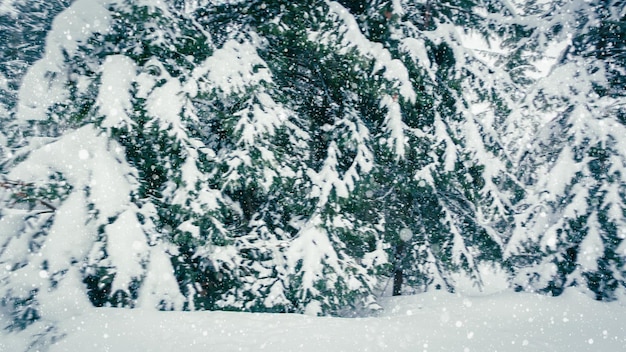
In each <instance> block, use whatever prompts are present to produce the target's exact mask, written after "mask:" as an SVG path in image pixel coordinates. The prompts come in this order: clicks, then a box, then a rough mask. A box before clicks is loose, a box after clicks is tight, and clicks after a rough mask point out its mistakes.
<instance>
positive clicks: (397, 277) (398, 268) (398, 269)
mask: <svg viewBox="0 0 626 352" xmlns="http://www.w3.org/2000/svg"><path fill="white" fill-rule="evenodd" d="M403 251H404V243H403V242H400V243H399V244H398V247H396V265H395V270H394V273H393V295H394V296H400V295H402V281H404V277H403V276H402V254H403V253H402V252H403Z"/></svg>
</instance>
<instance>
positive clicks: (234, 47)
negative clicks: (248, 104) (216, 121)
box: [192, 39, 272, 95]
mask: <svg viewBox="0 0 626 352" xmlns="http://www.w3.org/2000/svg"><path fill="white" fill-rule="evenodd" d="M192 76H193V78H194V79H196V80H197V81H199V82H201V83H200V88H201V89H202V90H204V91H211V90H212V89H218V90H220V91H222V92H223V93H224V94H225V95H230V94H232V93H244V92H245V91H246V89H247V88H248V87H250V86H255V85H258V84H260V83H261V82H263V81H265V82H268V83H270V82H272V76H271V74H270V72H269V70H268V69H267V67H266V65H265V61H263V59H261V57H259V55H258V54H257V51H256V47H255V46H254V45H253V44H251V43H249V42H243V43H240V42H239V41H237V40H234V39H231V40H229V41H227V42H226V43H224V45H223V46H222V47H221V48H220V49H218V50H216V51H215V52H214V53H213V55H211V57H209V58H208V59H206V60H205V61H204V62H203V63H202V64H200V65H199V66H198V67H197V68H196V69H195V70H194V72H193V74H192Z"/></svg>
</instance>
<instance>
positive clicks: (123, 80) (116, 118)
mask: <svg viewBox="0 0 626 352" xmlns="http://www.w3.org/2000/svg"><path fill="white" fill-rule="evenodd" d="M101 71H102V77H101V78H100V79H101V83H100V92H99V93H98V98H97V99H96V106H97V107H98V109H99V111H100V113H101V114H104V121H102V125H101V126H102V127H104V128H111V127H118V126H119V125H120V124H125V125H126V127H127V128H130V127H131V126H132V125H134V122H133V121H132V119H131V118H130V117H129V116H128V111H131V110H132V108H133V107H132V104H131V99H132V97H131V93H130V90H131V85H132V83H133V82H134V80H135V76H136V75H137V65H136V64H135V63H134V62H133V61H132V60H131V59H130V58H129V57H126V56H124V55H111V56H108V57H107V58H106V59H105V62H104V64H102V67H101Z"/></svg>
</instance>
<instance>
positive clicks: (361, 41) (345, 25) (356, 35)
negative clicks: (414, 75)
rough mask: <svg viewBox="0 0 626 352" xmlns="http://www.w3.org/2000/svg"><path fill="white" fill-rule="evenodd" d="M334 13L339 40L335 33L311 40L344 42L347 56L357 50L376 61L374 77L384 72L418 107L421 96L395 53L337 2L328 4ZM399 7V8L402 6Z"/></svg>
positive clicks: (319, 34) (316, 35)
mask: <svg viewBox="0 0 626 352" xmlns="http://www.w3.org/2000/svg"><path fill="white" fill-rule="evenodd" d="M327 4H328V7H329V9H330V13H329V16H330V17H331V18H334V19H335V22H336V23H337V25H338V26H340V27H339V30H338V31H339V32H340V34H339V36H340V37H339V38H336V35H334V34H333V33H311V35H310V39H311V40H313V41H317V40H321V41H322V42H324V43H326V42H330V43H335V42H337V39H341V43H342V45H343V46H344V47H345V49H344V50H343V52H347V50H348V49H350V48H356V49H357V50H358V51H359V52H360V53H361V54H362V55H365V56H366V57H368V58H371V59H373V60H375V66H374V70H373V72H372V74H374V73H376V72H379V71H381V70H383V69H384V73H383V76H384V77H385V78H386V79H387V80H389V81H391V82H394V83H395V84H396V85H397V86H396V87H395V88H397V89H398V92H399V94H400V95H401V96H402V97H403V98H404V99H406V100H408V101H410V102H412V103H414V102H415V99H416V98H417V94H416V93H415V91H414V90H413V85H412V84H411V81H410V79H409V72H408V71H407V69H406V67H405V66H404V64H403V63H402V61H400V60H398V59H393V58H392V56H391V53H390V52H389V51H388V50H387V49H385V48H384V47H383V45H382V44H381V43H376V42H372V41H370V40H368V39H367V37H365V35H363V33H362V32H361V30H360V29H359V25H358V23H357V22H356V19H355V18H354V16H352V15H351V14H350V12H349V11H348V10H347V9H346V8H345V7H343V6H342V5H341V4H339V3H337V2H335V1H327ZM398 6H399V5H398Z"/></svg>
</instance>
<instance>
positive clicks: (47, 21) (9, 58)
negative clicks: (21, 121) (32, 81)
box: [0, 0, 69, 158]
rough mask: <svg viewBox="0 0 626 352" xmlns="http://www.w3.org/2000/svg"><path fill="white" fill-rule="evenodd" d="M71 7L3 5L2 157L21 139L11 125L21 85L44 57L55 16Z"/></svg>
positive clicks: (26, 3) (0, 39)
mask: <svg viewBox="0 0 626 352" xmlns="http://www.w3.org/2000/svg"><path fill="white" fill-rule="evenodd" d="M67 6H69V2H68V1H55V2H38V3H32V2H29V1H25V0H20V1H10V2H3V3H2V4H0V42H2V43H3V50H2V52H0V62H2V65H0V158H3V157H4V156H6V155H8V154H9V153H10V152H9V151H10V148H8V145H9V144H11V145H13V144H16V143H19V142H20V141H21V133H20V131H14V130H12V129H11V128H10V123H9V120H10V119H11V118H12V115H13V114H14V113H15V108H16V106H15V105H16V102H17V95H18V94H17V93H18V89H19V85H20V83H21V81H22V78H23V77H24V74H25V73H26V71H27V69H28V67H30V66H31V65H32V64H33V63H34V62H35V61H36V60H38V59H39V58H41V55H42V54H43V48H44V45H45V34H46V32H47V30H48V29H49V27H50V25H51V23H52V20H53V19H54V16H56V15H57V14H58V13H59V12H60V11H61V10H63V9H65V8H66V7H67Z"/></svg>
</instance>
